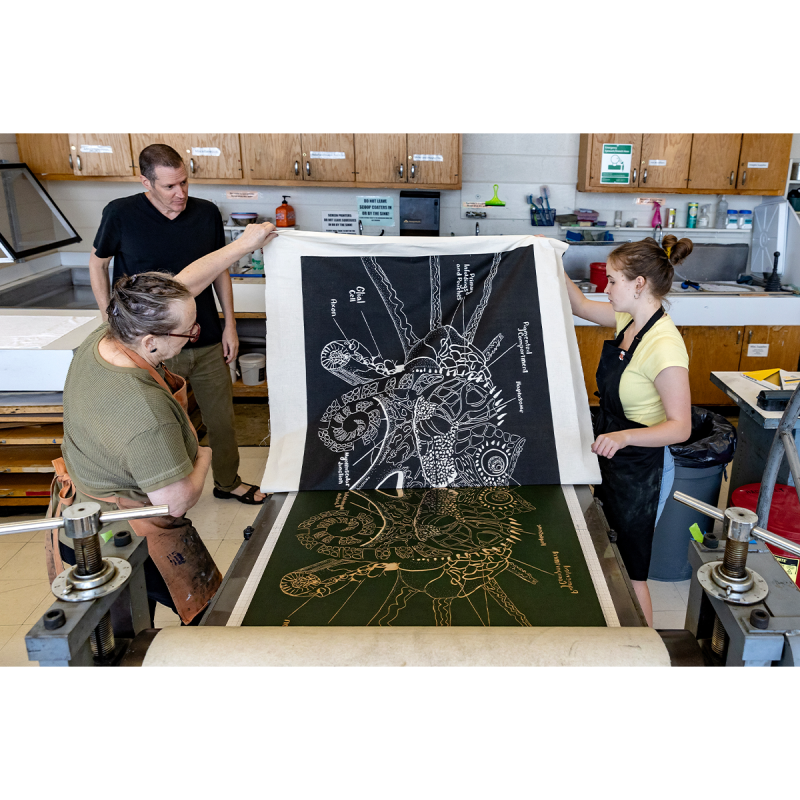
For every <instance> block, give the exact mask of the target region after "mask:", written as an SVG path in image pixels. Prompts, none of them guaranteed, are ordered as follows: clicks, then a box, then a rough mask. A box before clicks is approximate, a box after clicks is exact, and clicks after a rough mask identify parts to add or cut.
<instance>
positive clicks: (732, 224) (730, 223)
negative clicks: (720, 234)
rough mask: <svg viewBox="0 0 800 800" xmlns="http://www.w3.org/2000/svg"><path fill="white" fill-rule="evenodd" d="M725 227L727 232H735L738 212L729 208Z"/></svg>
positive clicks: (737, 223) (737, 225) (737, 224)
mask: <svg viewBox="0 0 800 800" xmlns="http://www.w3.org/2000/svg"><path fill="white" fill-rule="evenodd" d="M725 227H726V228H727V229H728V230H729V231H735V230H736V229H737V228H738V227H739V212H738V211H737V210H736V209H735V208H729V209H728V214H727V221H726V222H725Z"/></svg>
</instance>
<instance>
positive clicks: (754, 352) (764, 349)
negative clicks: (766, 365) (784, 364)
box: [747, 344, 769, 358]
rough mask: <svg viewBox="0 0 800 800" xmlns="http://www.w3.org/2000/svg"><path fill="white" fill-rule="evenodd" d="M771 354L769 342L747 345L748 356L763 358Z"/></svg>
mask: <svg viewBox="0 0 800 800" xmlns="http://www.w3.org/2000/svg"><path fill="white" fill-rule="evenodd" d="M768 355H769V345H768V344H749V345H747V357H748V358H761V357H763V356H768Z"/></svg>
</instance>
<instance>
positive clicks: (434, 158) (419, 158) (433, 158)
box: [414, 153, 444, 161]
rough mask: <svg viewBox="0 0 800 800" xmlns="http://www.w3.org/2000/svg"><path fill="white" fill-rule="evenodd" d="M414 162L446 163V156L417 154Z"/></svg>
mask: <svg viewBox="0 0 800 800" xmlns="http://www.w3.org/2000/svg"><path fill="white" fill-rule="evenodd" d="M414 161H444V156H440V155H437V154H436V153H427V154H426V153H422V155H419V154H417V153H415V154H414Z"/></svg>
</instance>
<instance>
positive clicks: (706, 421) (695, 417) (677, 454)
mask: <svg viewBox="0 0 800 800" xmlns="http://www.w3.org/2000/svg"><path fill="white" fill-rule="evenodd" d="M669 449H670V452H671V453H672V457H673V458H674V459H675V464H676V465H677V466H679V467H695V468H697V469H699V468H701V467H713V466H714V465H716V464H727V463H728V462H729V461H731V459H732V458H733V454H734V452H736V428H734V427H733V425H731V423H730V422H728V420H726V419H725V417H723V416H721V415H720V414H715V413H714V412H713V411H709V410H708V409H707V408H701V407H700V406H692V433H691V436H689V438H688V439H687V440H686V441H685V442H681V443H680V444H671V445H670V446H669Z"/></svg>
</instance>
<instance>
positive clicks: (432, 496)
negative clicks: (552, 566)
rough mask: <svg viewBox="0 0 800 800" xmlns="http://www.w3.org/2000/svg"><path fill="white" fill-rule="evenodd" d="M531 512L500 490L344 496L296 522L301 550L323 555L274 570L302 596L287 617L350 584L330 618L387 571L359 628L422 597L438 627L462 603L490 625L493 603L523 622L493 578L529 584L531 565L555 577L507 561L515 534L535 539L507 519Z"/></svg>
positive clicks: (385, 620) (393, 616)
mask: <svg viewBox="0 0 800 800" xmlns="http://www.w3.org/2000/svg"><path fill="white" fill-rule="evenodd" d="M535 510H536V509H535V507H534V506H533V505H531V504H530V503H529V502H527V501H526V500H524V499H523V498H521V497H519V496H518V495H517V494H516V491H515V490H514V489H513V488H506V487H493V488H476V489H461V490H459V491H455V490H453V489H428V490H411V491H407V490H406V491H404V490H398V491H397V493H396V494H394V493H389V492H371V493H370V494H368V495H367V494H363V493H362V492H359V491H349V492H346V493H345V496H344V498H343V499H342V501H341V504H339V507H338V508H337V509H336V510H334V511H325V512H323V513H321V514H317V515H315V516H313V517H311V518H309V519H307V520H305V521H304V522H302V523H301V524H300V525H299V526H298V532H297V539H298V541H299V542H300V543H301V544H302V545H303V547H305V548H307V549H308V550H311V551H316V552H317V553H319V554H321V555H327V556H330V558H328V559H327V560H325V561H321V562H319V563H317V564H312V565H311V566H308V567H303V568H301V569H297V570H294V571H292V572H290V573H287V574H286V575H284V576H283V578H282V579H281V582H280V588H281V591H282V592H283V593H284V594H286V595H289V596H290V597H297V598H304V601H303V603H302V604H301V605H300V606H298V607H297V608H296V609H295V610H294V611H293V612H291V614H289V615H288V616H289V618H291V617H292V615H293V614H294V613H296V612H297V611H298V610H299V609H300V608H303V607H304V606H305V605H306V603H308V602H311V601H313V600H315V599H317V600H321V599H323V598H326V597H329V596H330V595H332V594H334V593H336V592H339V591H342V590H344V589H350V590H351V591H349V592H348V593H347V596H346V597H345V599H344V602H343V603H342V604H341V605H340V606H339V607H338V609H337V610H336V612H335V613H334V615H333V616H332V617H331V618H330V619H329V620H328V624H334V623H335V620H336V616H337V615H338V614H339V612H340V611H341V610H342V609H343V608H344V607H345V606H346V605H347V603H349V602H350V599H351V598H352V597H353V595H355V594H356V592H357V591H358V589H359V588H361V586H362V585H363V583H364V581H366V580H368V579H375V578H381V577H383V576H394V582H393V584H392V586H391V589H390V591H389V593H388V594H387V595H386V597H385V599H384V600H383V602H382V603H381V605H380V607H379V608H377V610H376V611H375V613H374V614H373V616H372V618H371V619H370V620H369V622H368V623H367V624H368V625H392V624H394V623H397V624H403V622H402V618H403V611H404V609H405V608H406V604H407V603H408V601H409V600H410V599H411V598H412V597H414V596H415V595H423V596H425V597H427V598H429V600H430V603H431V609H432V612H433V618H434V623H435V624H436V625H437V626H449V625H450V624H451V620H452V613H451V612H452V605H453V603H454V602H457V601H466V603H468V604H469V605H470V606H471V607H472V611H474V613H475V614H476V615H477V617H478V619H479V620H480V622H481V624H482V625H485V626H489V625H491V613H492V611H491V610H492V609H494V611H495V613H497V608H496V607H497V606H499V608H500V609H501V610H502V612H504V613H505V614H507V615H508V616H510V617H511V618H512V619H514V620H515V621H516V623H517V624H518V625H521V626H525V627H530V626H531V622H530V621H529V620H528V619H527V617H526V616H525V614H523V613H522V611H520V610H519V609H518V608H517V606H516V605H515V604H514V602H513V600H512V599H511V598H510V597H509V596H508V594H507V593H506V592H505V591H504V590H503V589H502V588H501V587H500V584H499V583H498V582H497V578H498V576H499V575H500V574H501V573H503V572H508V573H510V574H512V575H514V576H515V577H517V578H519V579H520V580H522V581H524V582H525V583H527V584H530V585H535V584H536V583H537V582H538V580H537V578H535V577H534V576H533V575H532V574H531V572H530V571H529V570H530V569H533V570H537V571H539V572H542V573H544V574H546V575H550V576H553V575H554V573H552V572H547V571H546V570H543V569H541V568H539V567H535V566H533V565H531V564H526V563H525V562H522V561H519V560H517V559H514V557H513V547H514V544H515V543H516V542H519V541H520V539H521V538H522V536H523V535H535V534H532V533H530V532H528V531H525V530H523V528H522V525H521V524H520V523H519V521H518V520H517V519H516V515H520V514H525V513H528V512H529V511H535ZM490 599H491V600H492V601H494V602H492V603H490Z"/></svg>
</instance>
